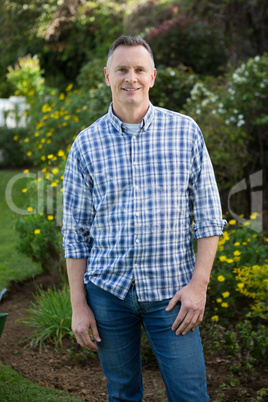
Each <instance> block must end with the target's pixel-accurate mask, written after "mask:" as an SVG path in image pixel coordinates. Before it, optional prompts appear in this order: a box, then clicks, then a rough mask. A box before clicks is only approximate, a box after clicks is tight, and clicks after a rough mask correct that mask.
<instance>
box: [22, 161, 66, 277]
mask: <svg viewBox="0 0 268 402" xmlns="http://www.w3.org/2000/svg"><path fill="white" fill-rule="evenodd" d="M25 175H26V177H27V173H25ZM36 176H37V178H36V179H34V180H31V181H30V184H29V185H28V187H25V188H24V189H23V190H22V191H23V192H24V193H25V195H26V196H27V202H26V201H25V214H24V215H22V216H20V217H18V218H17V219H16V226H15V228H16V230H17V232H18V235H19V241H18V246H17V247H18V250H19V251H20V252H22V253H24V254H26V255H27V256H29V257H31V258H32V260H33V261H38V262H40V263H41V266H42V269H43V270H44V271H45V272H48V273H50V274H52V275H53V274H57V275H60V276H61V278H62V279H66V269H65V260H64V258H63V250H62V248H61V243H62V236H61V232H60V227H61V223H62V195H61V191H62V180H63V165H62V166H60V167H56V168H55V167H54V168H53V167H52V168H51V170H50V171H48V169H47V168H43V169H42V171H39V172H38V173H37V174H36Z"/></svg>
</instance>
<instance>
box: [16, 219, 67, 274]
mask: <svg viewBox="0 0 268 402" xmlns="http://www.w3.org/2000/svg"><path fill="white" fill-rule="evenodd" d="M49 219H53V215H48V216H47V217H45V216H43V215H39V214H31V215H25V216H21V217H20V218H18V219H17V222H16V230H17V232H18V234H19V241H18V245H17V248H18V250H19V251H20V252H21V253H23V254H25V255H27V256H28V257H31V258H32V260H33V261H34V262H40V263H41V266H42V269H43V271H44V272H49V273H51V274H52V273H53V271H55V270H57V269H58V270H59V271H60V273H64V263H63V256H62V251H61V247H60V244H61V234H60V230H59V228H58V227H57V226H56V224H55V223H54V222H51V221H50V220H49Z"/></svg>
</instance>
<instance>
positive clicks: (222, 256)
mask: <svg viewBox="0 0 268 402" xmlns="http://www.w3.org/2000/svg"><path fill="white" fill-rule="evenodd" d="M219 259H220V261H221V262H223V261H226V260H227V258H226V257H225V255H221V256H220V258H219Z"/></svg>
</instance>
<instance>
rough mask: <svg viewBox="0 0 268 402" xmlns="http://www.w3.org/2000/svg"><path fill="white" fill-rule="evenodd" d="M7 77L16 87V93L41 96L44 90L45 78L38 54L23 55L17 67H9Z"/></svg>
mask: <svg viewBox="0 0 268 402" xmlns="http://www.w3.org/2000/svg"><path fill="white" fill-rule="evenodd" d="M8 71H9V72H8V74H7V79H8V81H9V82H10V83H11V84H12V85H13V87H14V88H15V89H16V95H21V96H26V97H27V98H28V99H29V96H31V95H33V94H35V95H36V96H40V95H41V94H42V92H43V91H44V78H43V77H42V71H41V68H40V65H39V60H38V58H37V56H34V57H31V56H30V55H28V56H25V57H21V58H19V60H18V63H17V64H16V65H15V68H13V67H11V66H10V67H9V68H8Z"/></svg>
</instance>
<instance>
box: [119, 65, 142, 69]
mask: <svg viewBox="0 0 268 402" xmlns="http://www.w3.org/2000/svg"><path fill="white" fill-rule="evenodd" d="M115 68H116V69H117V68H129V66H123V65H122V66H121V65H119V66H116V67H115ZM134 68H143V69H146V67H145V66H134Z"/></svg>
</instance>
